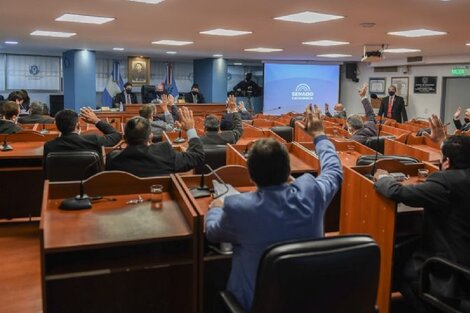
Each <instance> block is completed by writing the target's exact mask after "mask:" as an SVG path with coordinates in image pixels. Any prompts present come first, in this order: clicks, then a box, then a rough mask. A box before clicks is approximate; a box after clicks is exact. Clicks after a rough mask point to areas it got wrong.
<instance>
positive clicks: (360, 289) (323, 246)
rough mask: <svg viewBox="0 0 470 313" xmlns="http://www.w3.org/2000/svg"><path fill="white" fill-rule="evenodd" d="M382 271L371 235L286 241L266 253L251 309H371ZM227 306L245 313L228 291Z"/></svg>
mask: <svg viewBox="0 0 470 313" xmlns="http://www.w3.org/2000/svg"><path fill="white" fill-rule="evenodd" d="M379 272H380V249H379V247H378V246H377V244H376V243H375V241H374V240H373V239H372V238H370V237H368V236H360V235H354V236H341V237H330V238H322V239H315V240H304V241H296V242H287V243H281V244H279V245H275V246H273V247H271V248H268V249H267V250H266V252H265V253H264V255H263V257H262V258H261V261H260V265H259V268H258V276H257V280H256V287H255V293H254V300H253V306H252V311H251V312H252V313H261V312H263V313H265V312H269V313H292V312H302V313H308V312H321V313H351V312H354V313H372V312H376V310H375V300H376V296H377V287H378V282H379ZM221 297H222V301H223V303H224V304H225V307H226V309H227V312H231V313H241V312H244V311H243V310H242V309H241V306H240V304H239V303H238V302H237V300H236V299H235V297H234V296H233V295H232V294H231V293H230V292H228V291H224V292H222V293H221Z"/></svg>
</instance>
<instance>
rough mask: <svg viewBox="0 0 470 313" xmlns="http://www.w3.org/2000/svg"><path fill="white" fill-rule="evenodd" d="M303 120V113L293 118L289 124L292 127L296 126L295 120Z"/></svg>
mask: <svg viewBox="0 0 470 313" xmlns="http://www.w3.org/2000/svg"><path fill="white" fill-rule="evenodd" d="M303 120H304V116H303V115H297V116H294V117H293V118H291V119H290V122H289V126H290V127H292V128H295V122H297V121H301V122H302V121H303Z"/></svg>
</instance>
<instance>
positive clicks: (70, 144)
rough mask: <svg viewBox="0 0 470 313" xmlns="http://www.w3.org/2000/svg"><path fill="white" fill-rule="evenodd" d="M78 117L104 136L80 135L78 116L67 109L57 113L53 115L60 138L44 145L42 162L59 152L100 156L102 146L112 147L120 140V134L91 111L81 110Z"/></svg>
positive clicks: (88, 109) (87, 109)
mask: <svg viewBox="0 0 470 313" xmlns="http://www.w3.org/2000/svg"><path fill="white" fill-rule="evenodd" d="M80 117H81V119H82V120H83V121H85V122H87V123H90V124H94V125H95V126H96V128H98V129H99V130H100V131H101V132H102V133H103V134H104V136H98V135H95V134H89V135H80V122H79V120H78V114H77V113H76V112H75V111H72V110H68V109H66V110H62V111H59V112H57V114H56V115H55V123H56V125H57V129H58V130H59V131H60V137H58V138H56V139H54V140H51V141H48V142H46V143H45V144H44V161H45V160H46V157H47V155H48V154H49V153H50V152H61V151H96V152H97V153H98V154H99V155H100V156H101V154H102V147H103V146H105V147H113V146H115V145H116V144H118V143H119V141H120V140H121V137H122V136H121V134H120V133H118V132H117V131H116V130H115V129H114V127H113V126H111V125H109V124H108V123H106V122H104V121H101V120H100V119H99V118H98V117H97V116H96V114H95V113H94V112H93V110H92V109H90V108H82V110H81V114H80ZM44 164H46V162H44Z"/></svg>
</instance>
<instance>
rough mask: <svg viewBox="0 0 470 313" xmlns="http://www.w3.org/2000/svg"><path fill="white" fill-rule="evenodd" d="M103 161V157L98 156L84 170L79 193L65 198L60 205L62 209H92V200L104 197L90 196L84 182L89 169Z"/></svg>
mask: <svg viewBox="0 0 470 313" xmlns="http://www.w3.org/2000/svg"><path fill="white" fill-rule="evenodd" d="M101 161H102V160H101V158H98V159H96V160H94V161H93V162H91V163H90V164H89V165H88V166H87V167H86V168H85V170H84V171H83V176H82V179H81V180H80V186H79V188H80V189H79V194H78V195H76V196H75V197H72V198H67V199H64V200H63V201H62V202H61V204H60V207H59V208H60V209H62V210H67V211H75V210H85V209H91V201H92V200H99V199H101V198H102V197H100V196H98V197H89V196H88V195H87V194H86V193H85V184H84V182H83V181H84V180H85V177H86V174H87V172H88V170H89V169H90V168H91V167H93V166H95V165H96V164H97V163H99V162H101Z"/></svg>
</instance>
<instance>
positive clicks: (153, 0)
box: [129, 0, 165, 4]
mask: <svg viewBox="0 0 470 313" xmlns="http://www.w3.org/2000/svg"><path fill="white" fill-rule="evenodd" d="M129 1H131V2H140V3H147V4H158V3H160V2H163V1H165V0H129Z"/></svg>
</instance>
